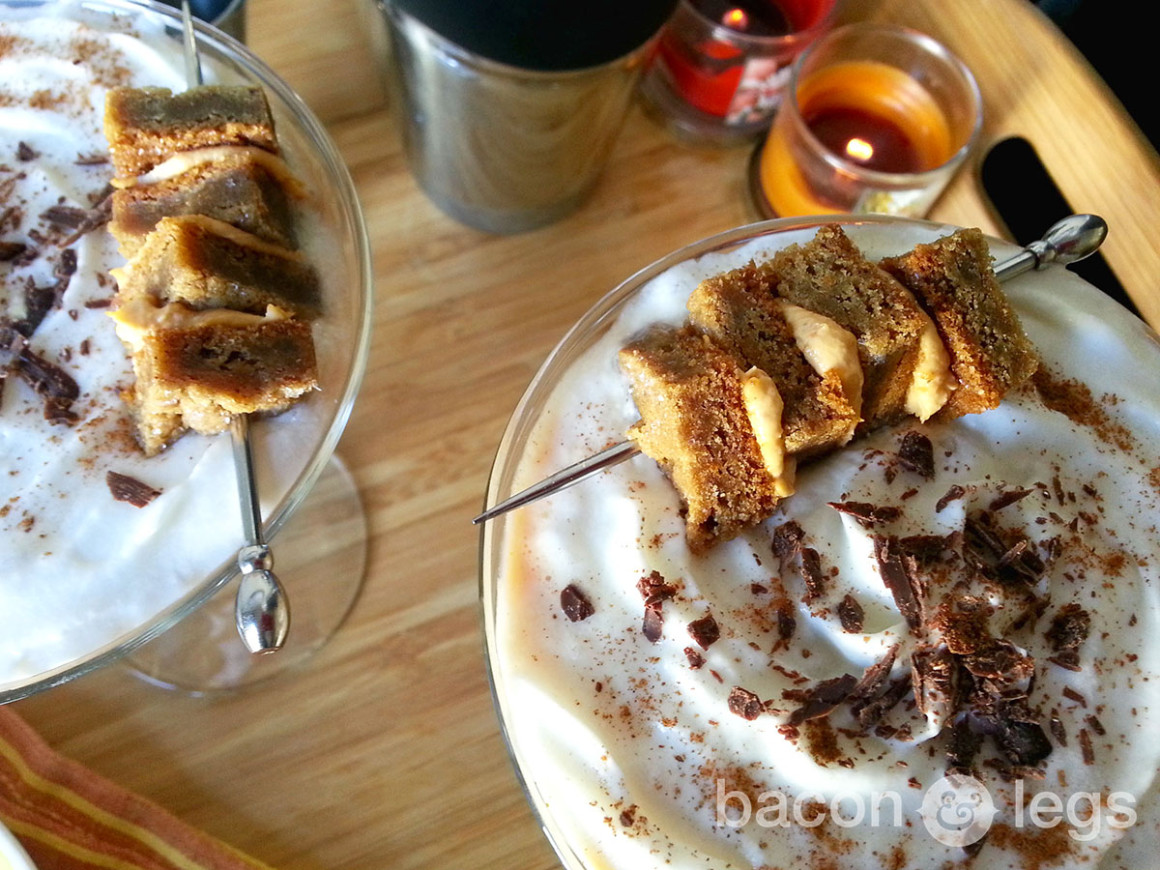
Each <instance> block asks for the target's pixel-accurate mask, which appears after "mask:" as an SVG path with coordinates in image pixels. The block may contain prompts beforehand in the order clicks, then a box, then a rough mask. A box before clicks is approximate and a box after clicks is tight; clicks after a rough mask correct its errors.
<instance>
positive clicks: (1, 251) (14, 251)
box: [0, 241, 28, 263]
mask: <svg viewBox="0 0 1160 870" xmlns="http://www.w3.org/2000/svg"><path fill="white" fill-rule="evenodd" d="M26 250H28V246H27V245H26V244H24V242H3V241H0V263H7V262H9V261H10V260H15V259H16V258H17V257H19V256H20V255H21V254H23V253H24V252H25V251H26Z"/></svg>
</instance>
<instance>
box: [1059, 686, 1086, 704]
mask: <svg viewBox="0 0 1160 870" xmlns="http://www.w3.org/2000/svg"><path fill="white" fill-rule="evenodd" d="M1063 697H1065V698H1067V699H1068V700H1069V701H1074V702H1075V703H1077V704H1079V705H1080V706H1081V707H1086V706H1087V698H1085V697H1084V696H1083V695H1081V694H1080V693H1079V692H1077V691H1076V690H1075V689H1073V688H1072V687H1071V686H1064V687H1063Z"/></svg>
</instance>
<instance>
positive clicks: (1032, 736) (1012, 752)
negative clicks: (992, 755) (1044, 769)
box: [995, 718, 1052, 767]
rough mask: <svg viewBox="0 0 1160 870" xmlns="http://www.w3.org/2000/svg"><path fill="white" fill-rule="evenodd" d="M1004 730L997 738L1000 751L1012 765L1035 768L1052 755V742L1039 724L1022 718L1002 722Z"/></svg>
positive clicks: (1007, 719)
mask: <svg viewBox="0 0 1160 870" xmlns="http://www.w3.org/2000/svg"><path fill="white" fill-rule="evenodd" d="M1001 725H1002V728H1001V730H1000V732H999V734H997V735H996V737H995V743H996V745H997V746H998V747H999V751H1000V752H1002V753H1003V755H1004V757H1005V758H1006V759H1007V760H1008V761H1010V762H1011V763H1012V764H1016V765H1019V766H1020V767H1035V766H1036V765H1038V764H1039V763H1040V762H1041V761H1043V760H1044V759H1045V758H1047V756H1049V755H1051V749H1052V747H1051V741H1050V740H1048V739H1047V735H1046V734H1045V733H1043V728H1042V727H1041V726H1040V724H1039V723H1038V722H1033V721H1030V720H1029V719H1022V718H1018V719H1016V718H1005V719H1003V720H1001Z"/></svg>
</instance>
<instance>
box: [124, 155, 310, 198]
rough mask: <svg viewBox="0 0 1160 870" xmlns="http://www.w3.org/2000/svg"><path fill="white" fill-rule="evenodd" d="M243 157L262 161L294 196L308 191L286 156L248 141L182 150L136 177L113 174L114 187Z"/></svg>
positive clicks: (154, 181)
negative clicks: (245, 142)
mask: <svg viewBox="0 0 1160 870" xmlns="http://www.w3.org/2000/svg"><path fill="white" fill-rule="evenodd" d="M243 160H249V161H251V162H253V163H257V164H259V165H260V166H261V167H262V168H263V169H265V170H266V171H268V172H269V173H270V174H271V175H273V176H274V178H275V179H277V181H278V183H279V184H281V185H282V188H283V189H284V190H285V191H286V193H288V194H290V195H291V196H294V197H298V198H302V197H304V196H305V195H306V190H305V189H304V188H303V186H302V182H300V181H299V180H298V178H297V177H296V176H295V175H294V173H293V172H291V171H290V167H289V166H287V165H286V161H285V160H283V159H282V158H281V157H279V156H278V155H276V154H271V153H270V152H269V151H264V150H262V149H261V148H255V147H252V146H246V145H214V146H212V147H208V148H195V149H193V150H191V151H182V152H180V153H178V154H175V155H173V156H172V157H170V158H169V159H167V160H165V161H163V162H161V163H159V164H158V165H157V166H154V167H153V168H152V169H151V170H149V171H148V172H146V173H145V174H144V175H139V176H137V177H136V178H114V179H113V182H112V183H113V186H114V187H120V188H129V187H137V186H146V185H150V184H160V183H161V182H164V181H169V180H171V179H173V178H176V177H177V176H179V175H184V174H185V173H186V172H188V171H189V170H191V169H196V168H198V167H200V166H204V165H206V164H207V163H241V162H242V161H243Z"/></svg>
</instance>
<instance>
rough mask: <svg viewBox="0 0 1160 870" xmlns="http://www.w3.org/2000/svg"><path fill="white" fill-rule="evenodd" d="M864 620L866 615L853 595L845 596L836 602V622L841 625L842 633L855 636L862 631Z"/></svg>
mask: <svg viewBox="0 0 1160 870" xmlns="http://www.w3.org/2000/svg"><path fill="white" fill-rule="evenodd" d="M865 620H866V613H865V611H864V610H863V609H862V605H861V604H859V603H858V599H856V598H855V597H854V596H853V595H847V596H846V597H845V598H843V599H842V600H841V601H840V602H838V621H839V622H841V623H842V630H843V631H846V632H849V633H850V634H857V633H858V632H860V631H861V630H862V626H863V625H864V624H865Z"/></svg>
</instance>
